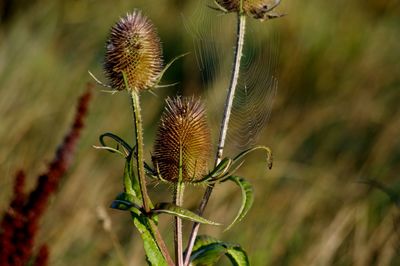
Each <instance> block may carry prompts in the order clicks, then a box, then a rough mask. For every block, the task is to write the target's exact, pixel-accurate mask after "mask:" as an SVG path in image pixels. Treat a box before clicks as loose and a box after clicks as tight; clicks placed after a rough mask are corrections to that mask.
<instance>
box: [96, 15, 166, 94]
mask: <svg viewBox="0 0 400 266" xmlns="http://www.w3.org/2000/svg"><path fill="white" fill-rule="evenodd" d="M162 66H163V60H162V47H161V42H160V39H159V37H158V34H157V31H156V29H155V27H154V25H153V23H152V22H151V21H150V20H149V19H148V18H147V17H146V16H144V15H142V13H141V12H140V11H138V10H135V11H133V13H130V14H129V13H128V14H127V15H126V16H125V17H123V18H121V19H120V20H119V21H118V22H117V23H116V24H115V25H114V26H113V27H112V28H111V32H110V36H109V38H108V40H107V43H106V53H105V60H104V71H105V75H106V77H107V78H108V80H109V85H110V86H111V87H112V88H113V89H116V90H123V89H125V82H124V78H123V74H122V73H123V72H124V73H125V75H126V78H127V82H128V85H129V88H128V89H129V90H136V91H141V90H145V89H149V88H151V87H153V86H154V85H156V82H157V79H158V76H159V74H160V73H161V70H162Z"/></svg>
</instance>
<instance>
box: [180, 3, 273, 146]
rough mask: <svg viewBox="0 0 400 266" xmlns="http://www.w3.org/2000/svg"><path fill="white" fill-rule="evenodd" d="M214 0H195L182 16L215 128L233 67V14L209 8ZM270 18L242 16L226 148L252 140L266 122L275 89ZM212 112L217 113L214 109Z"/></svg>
mask: <svg viewBox="0 0 400 266" xmlns="http://www.w3.org/2000/svg"><path fill="white" fill-rule="evenodd" d="M208 6H213V1H199V3H198V6H197V8H196V10H195V12H194V13H193V14H192V15H191V16H190V17H189V18H190V19H187V18H184V24H185V28H186V30H187V31H188V33H189V34H190V35H191V37H192V40H193V49H194V51H195V57H196V62H197V65H198V68H199V69H200V72H201V81H202V86H203V88H204V89H205V91H206V98H207V104H208V114H209V117H210V114H212V117H210V118H211V121H210V122H211V123H212V124H213V128H218V129H219V124H220V122H221V119H222V115H223V114H222V113H223V109H224V104H225V98H226V93H227V88H228V86H229V79H230V76H231V71H232V64H233V54H234V48H235V47H234V46H235V39H236V20H237V18H236V14H233V13H230V14H223V13H221V12H219V11H216V10H213V9H211V8H209V7H208ZM271 25H272V24H271V23H270V21H267V22H260V21H257V20H254V19H251V18H247V27H246V36H245V43H244V51H243V57H242V62H241V66H240V76H239V81H238V87H237V89H236V93H235V98H234V101H233V108H232V114H231V118H230V122H229V129H228V138H227V142H226V144H225V148H226V149H225V150H228V152H235V151H237V150H243V149H246V148H249V147H251V146H254V145H256V144H257V140H258V138H259V136H260V135H261V133H262V132H263V130H264V129H265V126H266V125H267V123H268V121H269V118H270V115H271V110H272V105H273V100H274V96H275V95H276V92H277V87H278V80H277V68H278V59H279V58H278V55H279V53H278V46H279V43H278V40H279V38H278V35H277V34H276V33H275V32H273V31H271V29H272V28H273V27H272V26H271ZM215 114H217V115H215Z"/></svg>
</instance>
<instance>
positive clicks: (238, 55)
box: [185, 1, 246, 265]
mask: <svg viewBox="0 0 400 266" xmlns="http://www.w3.org/2000/svg"><path fill="white" fill-rule="evenodd" d="M240 7H241V10H242V1H241V2H240ZM237 21H238V22H237V37H236V49H235V56H234V65H233V70H232V76H231V81H230V85H229V89H228V95H227V97H226V101H225V110H224V116H223V119H222V123H221V130H220V135H219V141H218V149H217V154H216V158H215V166H217V165H218V164H219V163H220V161H221V159H222V154H223V151H224V145H225V140H226V134H227V132H228V125H229V119H230V116H231V111H232V105H233V98H234V96H235V91H236V87H237V84H238V80H239V70H240V61H241V59H242V56H243V44H244V36H245V32H246V16H245V15H244V14H243V12H242V11H241V12H239V13H238V20H237ZM213 188H214V185H211V186H209V187H207V189H206V191H205V193H204V196H203V199H202V200H201V203H200V206H199V210H198V214H199V215H202V214H203V212H204V209H205V207H206V206H207V203H208V200H209V199H210V196H211V193H212V190H213ZM199 227H200V224H199V223H195V224H194V225H193V228H192V231H191V234H190V237H189V243H188V247H187V253H186V258H185V265H189V260H190V254H191V253H192V249H193V245H194V241H195V239H196V236H197V233H198V231H199Z"/></svg>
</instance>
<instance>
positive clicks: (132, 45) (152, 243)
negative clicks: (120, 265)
mask: <svg viewBox="0 0 400 266" xmlns="http://www.w3.org/2000/svg"><path fill="white" fill-rule="evenodd" d="M228 2H229V1H215V4H216V6H215V7H213V8H216V9H218V10H220V11H222V12H236V13H237V14H238V26H237V33H238V35H237V36H238V37H237V43H236V50H235V61H234V65H233V70H232V77H231V82H230V86H229V89H228V96H227V100H226V105H225V110H224V118H223V121H222V124H221V132H220V137H219V144H218V151H217V156H216V160H215V164H214V167H211V168H210V167H209V158H210V157H211V156H210V155H211V151H212V147H211V129H210V128H209V126H208V123H207V117H206V110H205V107H204V104H203V103H202V101H201V100H200V99H198V98H196V97H180V96H178V97H174V98H167V99H166V106H165V110H164V112H163V114H162V116H161V119H160V122H159V127H158V131H157V134H156V139H155V144H154V147H153V153H152V164H149V163H147V162H145V160H144V144H143V125H142V123H143V121H142V117H141V108H140V94H141V93H142V92H144V91H154V90H156V89H157V88H159V87H166V86H170V85H162V84H161V80H162V77H163V75H164V73H165V72H166V70H167V69H168V68H169V67H170V66H171V65H172V64H173V63H174V62H175V61H176V60H177V59H179V58H181V57H182V56H184V55H179V56H177V57H176V58H174V59H173V60H172V61H171V62H169V63H168V64H166V65H165V66H164V65H163V59H162V47H161V42H160V39H159V37H158V35H157V32H156V30H155V27H154V25H153V24H152V22H151V21H150V20H149V19H148V18H147V17H145V16H144V15H143V14H142V13H141V12H140V11H138V10H135V11H133V12H132V13H128V14H127V15H126V16H125V17H123V18H121V19H120V20H119V22H117V23H116V24H115V25H114V26H113V27H112V28H111V31H110V36H109V38H108V40H107V42H106V52H105V60H104V71H105V76H106V78H107V80H108V81H107V82H101V81H99V79H97V78H96V77H95V76H94V75H93V74H91V73H90V72H89V73H90V74H91V75H92V77H93V78H94V79H95V80H96V81H97V82H98V83H99V84H100V85H102V86H105V87H108V88H110V89H111V90H112V91H126V92H128V94H129V95H130V98H131V103H132V109H133V121H134V123H133V124H134V128H135V134H134V140H135V143H134V145H130V144H129V143H128V142H127V141H125V140H123V139H122V138H121V137H119V136H117V135H115V134H113V133H104V134H102V135H100V137H99V141H100V144H101V145H100V146H95V147H96V148H98V149H102V150H107V151H109V152H112V153H115V154H118V155H121V156H122V157H123V158H124V160H125V168H124V174H123V191H122V192H121V193H120V194H118V195H117V196H116V198H115V199H114V201H113V202H112V203H111V208H114V209H118V210H122V211H127V212H129V213H130V215H131V218H132V221H133V224H134V226H135V227H136V228H137V229H138V231H139V233H140V235H141V238H142V241H143V245H144V249H145V252H146V260H147V262H148V264H149V265H178V266H183V265H214V264H215V263H216V262H218V261H219V259H220V258H221V257H222V256H223V255H226V256H227V258H228V259H229V260H230V261H231V262H232V265H249V260H248V257H247V254H246V252H245V251H244V250H243V249H242V248H241V247H240V246H239V245H237V244H233V243H226V242H223V241H220V240H218V239H215V238H213V237H210V236H196V234H197V230H198V225H199V224H206V225H214V226H220V225H221V224H219V223H217V222H213V221H211V220H209V219H206V218H204V217H203V216H202V213H203V211H204V208H205V205H206V204H207V202H208V198H209V196H210V195H211V191H212V189H213V187H214V185H215V184H220V183H224V182H227V181H231V182H233V183H235V184H237V185H238V186H239V188H240V189H241V193H242V203H241V207H240V209H239V211H238V213H237V215H236V216H235V218H234V219H233V221H232V222H231V223H230V224H229V225H228V226H227V228H226V230H228V229H230V228H231V227H232V226H233V225H235V224H236V223H238V222H239V221H241V220H242V219H243V218H244V216H245V215H246V214H247V212H248V211H249V209H250V207H251V205H252V203H253V200H254V196H253V189H252V186H251V184H250V183H249V182H248V181H247V180H246V179H245V178H243V177H239V176H237V175H236V171H237V170H238V169H239V168H240V167H241V166H242V164H243V162H244V158H245V157H246V156H247V155H248V154H249V153H251V152H253V151H255V150H261V151H263V152H264V153H265V158H266V162H267V167H268V168H271V167H272V152H271V150H270V148H268V147H266V146H256V147H253V148H250V149H246V150H244V151H242V152H240V153H239V154H238V155H236V156H234V157H232V158H230V157H224V158H223V156H222V155H223V147H224V144H225V137H226V132H227V130H228V123H229V117H230V112H231V109H232V100H233V97H234V94H235V89H236V86H237V81H238V77H239V68H240V60H241V57H242V49H243V40H244V33H245V19H246V16H249V14H250V13H251V11H250V9H245V8H244V7H245V5H244V3H245V2H246V1H239V2H238V3H239V5H238V7H234V5H232V6H231V5H229V3H228ZM233 2H235V1H233ZM236 2H237V1H236ZM246 8H247V6H246ZM264 11H265V12H264V15H263V19H265V18H270V17H268V14H267V13H268V12H269V11H270V9H266V10H264ZM249 12H250V13H249ZM251 16H252V17H255V16H254V15H251ZM255 18H257V17H255ZM171 85H173V84H171ZM148 179H151V180H155V181H156V182H160V183H166V184H169V185H172V186H173V188H174V189H173V197H172V198H173V200H172V202H171V201H166V202H158V203H153V202H152V200H151V199H150V197H149V195H148V191H147V181H146V180H148ZM198 184H204V185H206V186H207V189H206V194H205V196H204V198H203V200H202V202H201V205H200V209H199V211H198V212H197V213H195V212H192V211H190V210H188V209H185V208H184V207H183V202H184V189H185V187H186V186H189V185H198ZM161 214H167V215H172V216H173V217H174V223H175V230H174V250H175V260H173V259H172V257H171V255H170V254H169V251H168V248H167V245H166V243H165V242H164V240H163V237H162V235H161V233H160V231H159V229H158V217H159V216H160V215H161ZM183 220H186V221H190V222H194V229H195V228H196V227H197V230H193V231H192V234H191V236H190V237H189V243H188V247H187V248H186V250H185V251H184V250H183V238H184V237H183V233H182V221H183Z"/></svg>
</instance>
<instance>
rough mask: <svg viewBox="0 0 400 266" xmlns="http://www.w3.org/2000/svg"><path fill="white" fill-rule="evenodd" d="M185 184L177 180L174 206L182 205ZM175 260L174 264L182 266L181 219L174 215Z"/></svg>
mask: <svg viewBox="0 0 400 266" xmlns="http://www.w3.org/2000/svg"><path fill="white" fill-rule="evenodd" d="M184 189H185V184H184V183H183V182H178V183H177V184H176V185H175V188H174V190H175V191H174V203H175V205H176V206H182V204H183V193H184ZM174 219H175V236H174V242H175V261H176V265H178V266H183V245H182V219H181V218H179V217H177V216H175V218H174Z"/></svg>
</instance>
